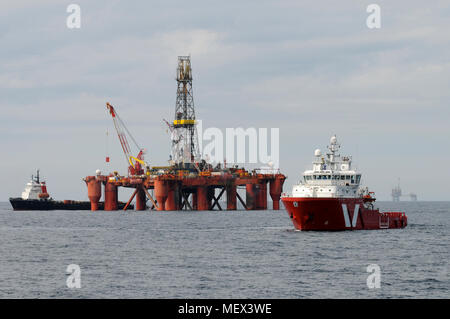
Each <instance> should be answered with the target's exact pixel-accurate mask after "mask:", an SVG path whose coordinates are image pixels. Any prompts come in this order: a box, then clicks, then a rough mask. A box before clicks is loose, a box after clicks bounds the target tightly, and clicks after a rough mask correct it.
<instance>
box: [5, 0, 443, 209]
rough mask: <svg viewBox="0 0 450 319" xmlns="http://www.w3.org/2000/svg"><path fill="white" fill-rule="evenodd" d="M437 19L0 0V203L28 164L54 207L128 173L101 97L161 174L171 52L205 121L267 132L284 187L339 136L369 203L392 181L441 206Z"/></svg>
mask: <svg viewBox="0 0 450 319" xmlns="http://www.w3.org/2000/svg"><path fill="white" fill-rule="evenodd" d="M72 3H75V4H78V5H79V6H80V8H81V28H79V29H77V28H75V29H69V28H68V27H67V25H66V19H67V17H68V16H69V15H70V13H67V12H66V9H67V7H68V6H69V5H70V4H72ZM372 3H376V4H378V5H379V6H380V8H381V28H379V29H369V28H368V27H367V25H366V19H367V17H368V16H369V15H370V13H367V12H366V8H367V6H368V5H370V4H372ZM449 17H450V4H449V3H448V1H444V0H442V1H438V0H436V1H433V0H430V1H419V0H410V1H381V0H370V1H361V0H343V1H332V0H326V1H325V0H320V1H317V0H315V1H312V0H306V1H283V0H281V1H263V0H258V1H234V0H229V1H118V0H108V1H103V0H97V1H92V0H91V1H86V0H83V1H81V0H78V1H75V0H71V1H64V0H41V1H31V0H23V1H9V0H3V1H2V2H1V3H0V40H1V46H0V111H1V113H0V114H1V115H0V147H1V154H2V156H1V159H0V174H1V176H2V180H3V183H1V184H0V201H6V200H8V198H9V197H16V196H20V194H21V192H22V190H23V188H24V186H25V183H26V182H27V181H28V180H29V178H30V176H31V174H33V173H34V171H35V170H36V169H38V168H39V169H40V170H41V175H43V176H44V177H45V179H46V181H47V184H48V189H49V192H50V194H51V196H52V197H53V198H55V199H83V200H87V190H86V187H85V184H84V182H83V181H82V178H83V177H85V176H88V175H94V172H95V170H96V169H101V170H102V172H111V171H113V170H119V171H120V172H121V173H122V174H125V173H126V163H125V160H124V157H123V154H122V152H121V148H120V145H119V142H118V139H117V137H116V136H115V135H114V128H113V123H112V120H111V117H110V116H109V115H108V113H107V111H106V107H105V103H106V102H110V103H111V104H113V105H114V106H115V107H116V108H117V110H118V112H119V114H120V115H121V117H122V119H123V120H124V121H125V123H126V125H127V127H128V128H129V129H130V131H131V132H132V134H133V136H134V137H135V138H136V140H138V142H139V144H140V145H141V146H143V147H145V148H147V150H148V154H147V159H148V161H149V162H150V163H151V164H152V165H156V166H160V165H167V160H168V157H169V154H170V140H169V135H168V134H167V130H166V126H165V124H164V123H163V121H162V120H163V119H168V120H171V119H173V117H174V109H175V99H176V81H175V75H176V66H177V57H178V56H179V55H191V63H192V69H193V78H194V81H193V91H194V100H195V107H196V114H197V118H198V119H201V120H202V123H203V127H217V128H220V129H223V130H225V128H237V127H242V128H250V127H253V128H279V130H280V168H281V171H282V172H283V173H284V174H286V175H287V176H288V179H287V181H286V183H285V188H284V190H285V191H290V190H291V187H292V185H293V184H294V183H295V182H297V181H298V180H299V178H300V175H301V173H302V172H303V171H304V170H306V169H308V168H310V167H311V161H312V158H313V154H314V150H315V149H316V148H320V149H322V150H324V149H325V147H326V145H327V144H328V142H329V139H330V137H331V136H332V135H334V134H336V135H337V137H338V140H339V141H340V143H341V145H342V148H341V151H342V154H347V155H352V156H353V160H354V163H355V164H356V165H357V167H358V169H359V170H361V171H362V173H363V183H364V185H366V186H369V188H371V189H372V190H373V191H375V192H376V194H377V196H378V198H379V199H380V200H390V192H391V189H392V187H394V186H395V185H396V184H397V183H398V180H399V179H400V185H401V187H402V190H403V193H404V194H408V193H411V192H413V193H416V194H417V196H418V199H419V200H430V201H431V200H450V193H449V191H448V188H447V181H448V180H449V179H450V169H449V168H448V158H449V157H450V147H449V146H450V141H449V140H450V128H449V123H450V103H449V102H450V90H449V87H450V35H449V33H448V30H450V19H449ZM106 132H108V133H109V134H108V135H107V134H106ZM106 156H110V157H111V162H110V163H109V164H107V163H105V157H106ZM120 192H121V193H120V199H122V200H127V199H128V198H127V197H128V193H127V192H126V191H122V190H121V191H120ZM402 200H409V198H408V197H404V198H403V199H402Z"/></svg>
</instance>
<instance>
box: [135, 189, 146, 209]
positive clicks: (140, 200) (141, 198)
mask: <svg viewBox="0 0 450 319" xmlns="http://www.w3.org/2000/svg"><path fill="white" fill-rule="evenodd" d="M146 202H147V197H146V196H145V191H144V190H143V189H142V187H141V186H140V187H139V188H137V193H136V210H145V209H146Z"/></svg>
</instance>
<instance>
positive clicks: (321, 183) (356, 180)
mask: <svg viewBox="0 0 450 319" xmlns="http://www.w3.org/2000/svg"><path fill="white" fill-rule="evenodd" d="M339 148H340V145H339V143H338V141H337V138H336V135H334V136H332V137H331V139H330V145H329V146H328V150H329V152H327V153H326V154H325V155H322V152H321V151H320V150H319V149H317V150H316V151H315V152H314V161H313V169H312V170H306V171H305V172H304V173H303V176H302V177H303V179H302V180H301V181H300V183H299V184H297V185H294V187H293V189H292V197H325V198H326V197H331V198H333V197H347V198H354V197H359V196H360V191H359V184H360V181H361V173H359V172H357V171H356V170H354V169H352V158H351V156H340V155H339Z"/></svg>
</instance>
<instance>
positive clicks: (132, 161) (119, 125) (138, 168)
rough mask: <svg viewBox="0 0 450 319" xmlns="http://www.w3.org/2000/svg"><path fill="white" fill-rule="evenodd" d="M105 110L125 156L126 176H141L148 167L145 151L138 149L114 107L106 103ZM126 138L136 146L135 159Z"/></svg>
mask: <svg viewBox="0 0 450 319" xmlns="http://www.w3.org/2000/svg"><path fill="white" fill-rule="evenodd" d="M106 108H107V109H108V111H109V113H110V114H111V116H112V119H113V122H114V127H115V129H116V132H117V136H118V137H119V141H120V145H121V146H122V150H123V153H124V154H125V158H126V160H127V164H128V174H129V175H143V174H144V166H146V167H148V164H147V163H145V161H144V154H145V149H143V148H141V147H139V145H138V144H137V142H136V140H135V139H134V138H133V136H132V135H131V133H130V131H128V129H127V127H126V126H125V124H124V123H123V121H122V119H121V118H120V117H119V115H118V114H117V111H116V110H115V109H114V107H113V106H112V105H111V104H109V103H108V102H106ZM127 136H128V137H130V138H131V140H132V141H133V143H134V145H136V147H137V148H138V149H139V153H138V155H137V156H136V157H134V156H132V155H131V148H130V144H128V139H127Z"/></svg>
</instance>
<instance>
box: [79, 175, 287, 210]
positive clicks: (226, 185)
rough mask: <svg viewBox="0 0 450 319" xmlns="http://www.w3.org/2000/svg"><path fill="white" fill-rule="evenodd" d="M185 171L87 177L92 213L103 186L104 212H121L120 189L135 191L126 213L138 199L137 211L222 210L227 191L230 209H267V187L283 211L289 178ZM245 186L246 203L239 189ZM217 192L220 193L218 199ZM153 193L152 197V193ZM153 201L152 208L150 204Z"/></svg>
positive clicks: (228, 208) (275, 205) (275, 204)
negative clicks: (281, 200) (224, 195)
mask: <svg viewBox="0 0 450 319" xmlns="http://www.w3.org/2000/svg"><path fill="white" fill-rule="evenodd" d="M192 175H194V174H192V173H187V172H183V171H178V172H177V174H161V175H140V176H129V177H120V176H117V175H113V174H110V175H109V176H105V175H97V176H87V177H86V178H84V181H85V182H86V185H87V188H88V197H89V200H90V202H91V210H93V211H95V210H97V209H98V203H99V200H100V198H101V195H102V184H103V185H104V202H105V205H104V210H107V211H111V210H117V209H118V205H117V203H118V188H119V187H127V188H134V189H135V190H134V192H133V194H132V196H131V197H130V199H129V200H128V203H127V205H126V206H125V207H124V210H125V209H127V207H128V205H129V204H130V203H131V202H132V200H133V199H134V198H136V204H135V208H136V210H146V209H147V208H149V209H156V210H160V211H169V210H214V209H215V208H216V207H217V209H218V210H223V209H222V207H221V205H220V202H219V200H220V199H221V198H222V195H223V194H224V193H225V192H226V203H227V207H226V209H227V210H236V209H237V200H239V201H240V202H241V204H242V206H243V207H244V208H245V209H246V210H264V209H267V188H268V185H267V184H269V194H270V197H271V198H272V201H273V209H274V210H278V209H279V208H280V196H281V193H282V189H283V183H284V181H285V179H286V176H285V175H283V174H280V173H275V174H260V173H256V172H253V173H248V172H247V171H245V170H238V171H235V172H202V173H201V175H194V176H192ZM238 187H242V188H244V187H245V193H246V198H245V201H244V200H243V199H242V197H241V196H240V195H239V193H238V191H237V188H238ZM216 189H219V193H218V195H217V196H216V191H215V190H216ZM149 190H151V191H152V192H153V195H152V194H151V192H149ZM148 200H150V204H149V207H147V201H148Z"/></svg>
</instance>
